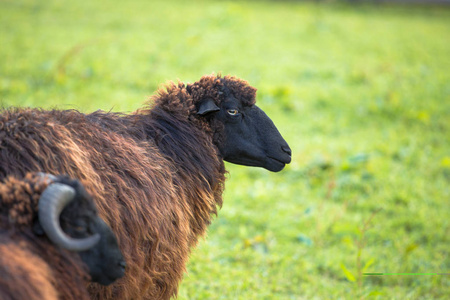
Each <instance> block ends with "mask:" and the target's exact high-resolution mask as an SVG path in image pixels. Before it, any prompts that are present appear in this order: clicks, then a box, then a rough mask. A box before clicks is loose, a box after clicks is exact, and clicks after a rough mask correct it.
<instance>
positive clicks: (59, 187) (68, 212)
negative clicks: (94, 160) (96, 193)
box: [34, 173, 125, 285]
mask: <svg viewBox="0 0 450 300" xmlns="http://www.w3.org/2000/svg"><path fill="white" fill-rule="evenodd" d="M40 175H41V176H43V178H44V179H45V180H52V181H53V182H51V183H50V184H49V185H48V187H47V188H46V189H45V190H44V192H43V193H42V195H41V197H40V199H39V203H38V206H39V211H38V212H39V223H36V224H35V226H34V230H35V232H36V233H41V234H42V233H44V232H45V233H46V235H47V236H48V238H49V239H50V240H51V241H52V242H53V243H54V244H55V245H58V246H60V247H62V248H65V249H67V250H71V251H77V252H78V253H79V255H80V257H81V259H82V260H83V262H84V263H85V264H86V265H87V266H88V268H89V274H90V275H91V280H92V281H95V282H98V283H100V284H102V285H108V284H110V283H112V282H114V281H115V280H116V279H117V278H120V277H122V276H123V275H124V272H125V261H124V258H123V256H122V253H121V252H120V249H119V246H118V244H117V240H116V237H115V236H114V233H113V232H112V231H111V229H110V228H109V227H108V225H106V223H105V222H104V221H103V220H102V219H101V218H100V217H99V216H98V215H97V209H96V207H95V205H94V202H93V200H92V197H91V196H90V195H89V194H88V193H87V192H86V190H85V189H84V187H83V185H82V184H81V183H80V182H79V181H77V180H72V179H70V178H68V177H64V176H58V177H55V176H52V175H48V174H44V173H40Z"/></svg>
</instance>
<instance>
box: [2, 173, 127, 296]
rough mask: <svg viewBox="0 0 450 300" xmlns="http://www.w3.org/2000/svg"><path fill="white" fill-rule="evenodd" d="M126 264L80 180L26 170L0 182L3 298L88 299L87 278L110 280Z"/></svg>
mask: <svg viewBox="0 0 450 300" xmlns="http://www.w3.org/2000/svg"><path fill="white" fill-rule="evenodd" d="M63 230H64V231H63ZM66 233H67V234H69V235H67V234H66ZM74 251H76V252H74ZM124 266H125V262H124V260H123V256H122V254H121V252H120V250H119V247H118V244H117V241H116V239H115V237H114V235H113V233H112V231H111V229H110V228H108V227H107V225H106V224H105V223H104V222H103V221H102V220H101V219H100V218H99V217H98V216H97V212H96V210H95V205H94V203H93V201H92V199H91V197H90V196H89V194H88V193H87V192H86V191H85V189H84V188H83V186H82V185H81V184H80V183H79V182H78V181H76V180H71V179H70V178H68V177H63V176H58V177H56V176H51V175H47V174H42V173H40V174H39V173H28V174H27V175H26V176H25V177H24V178H22V179H17V178H15V177H12V176H9V177H6V178H5V180H4V181H3V182H1V183H0V299H3V300H7V299H11V300H12V299H16V300H21V299H27V300H35V299H36V300H37V299H49V300H53V299H55V300H56V299H89V294H88V291H87V289H86V283H87V281H88V280H93V281H97V282H99V283H101V284H110V283H112V282H113V281H114V280H115V279H117V278H120V277H122V276H123V274H124Z"/></svg>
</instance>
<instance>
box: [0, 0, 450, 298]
mask: <svg viewBox="0 0 450 300" xmlns="http://www.w3.org/2000/svg"><path fill="white" fill-rule="evenodd" d="M0 44H1V46H0V57H1V58H0V105H2V106H10V105H16V106H42V107H46V108H49V107H58V108H63V109H68V108H76V109H79V110H82V111H85V112H89V111H93V110H96V109H104V110H110V109H112V110H115V111H133V110H135V109H136V108H138V107H140V106H141V105H142V103H143V102H144V101H145V100H146V99H147V97H148V96H149V95H151V94H152V93H153V92H154V91H155V89H156V88H157V86H158V85H160V84H161V83H164V82H165V81H166V80H177V79H180V80H182V81H187V82H193V81H195V80H197V79H198V78H200V76H202V75H204V74H210V73H212V72H216V73H217V72H222V73H223V74H233V75H237V76H239V77H241V78H244V79H247V80H248V81H249V82H250V83H251V84H252V85H254V86H255V87H257V88H258V103H259V105H260V106H261V107H262V108H263V109H264V110H265V111H266V112H267V113H268V114H269V116H271V117H272V118H273V120H274V122H275V123H276V124H277V126H278V128H279V130H280V131H281V132H282V134H283V135H284V137H285V138H286V140H287V141H288V142H289V144H290V145H291V148H292V150H293V162H292V164H291V165H289V166H287V167H286V169H285V170H284V171H282V172H281V173H269V172H268V171H265V170H262V169H254V168H253V169H252V168H247V167H242V166H235V165H231V164H228V165H227V168H228V170H229V176H228V181H227V184H226V192H225V197H224V198H225V202H224V206H223V208H222V209H221V211H220V213H219V216H218V218H216V219H215V221H214V222H213V224H212V226H211V227H210V229H209V233H208V236H207V237H206V238H205V239H203V240H201V242H200V244H199V246H198V247H197V248H196V249H195V250H194V251H193V253H192V256H191V259H190V262H189V265H188V271H189V272H188V274H187V275H186V276H185V278H184V280H183V282H182V284H181V288H180V292H179V298H180V299H354V298H367V299H377V298H379V299H446V298H447V297H448V295H449V294H450V277H449V276H403V275H397V276H395V275H392V276H363V275H362V273H363V272H368V273H369V272H370V273H449V271H450V258H449V249H450V233H449V232H450V221H449V220H450V213H449V211H450V189H449V186H450V135H449V134H450V71H449V70H450V7H439V6H401V5H399V6H388V5H384V6H380V5H377V6H375V5H374V6H371V5H360V6H350V5H348V4H347V5H345V4H339V3H338V4H336V3H331V4H329V3H328V4H327V3H325V4H323V3H322V4H317V3H298V2H291V1H268V2H264V1H252V2H242V1H239V2H227V1H217V2H216V1H204V2H188V1H186V2H184V1H177V2H175V1H164V3H163V2H162V1H161V2H158V3H152V1H90V2H88V1H82V2H81V1H31V0H30V1H17V0H14V1H10V0H8V1H4V0H3V1H1V2H0Z"/></svg>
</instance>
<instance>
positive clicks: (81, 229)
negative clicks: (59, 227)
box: [75, 226, 85, 232]
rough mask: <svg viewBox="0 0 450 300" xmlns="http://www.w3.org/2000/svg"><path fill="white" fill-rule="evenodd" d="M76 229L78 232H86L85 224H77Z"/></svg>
mask: <svg viewBox="0 0 450 300" xmlns="http://www.w3.org/2000/svg"><path fill="white" fill-rule="evenodd" d="M75 230H76V231H78V232H84V231H85V228H84V227H83V226H76V227H75Z"/></svg>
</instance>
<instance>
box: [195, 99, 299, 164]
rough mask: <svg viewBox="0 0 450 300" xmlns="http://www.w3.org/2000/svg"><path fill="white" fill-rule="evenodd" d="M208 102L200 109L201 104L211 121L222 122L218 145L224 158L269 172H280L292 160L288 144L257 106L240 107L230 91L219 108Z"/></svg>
mask: <svg viewBox="0 0 450 300" xmlns="http://www.w3.org/2000/svg"><path fill="white" fill-rule="evenodd" d="M208 101H209V104H207V103H208ZM211 101H212V100H206V101H205V102H204V103H202V104H201V105H200V112H202V111H201V109H202V107H203V108H204V109H205V110H206V112H207V113H210V115H211V117H212V118H214V119H215V120H214V122H217V121H218V122H220V123H222V124H223V125H224V132H223V137H222V139H223V141H221V142H220V143H219V145H217V147H218V148H219V151H220V154H221V155H222V157H223V159H224V160H225V161H228V162H231V163H235V164H239V165H245V166H254V167H263V168H265V169H267V170H269V171H272V172H278V171H281V170H282V169H283V168H284V166H285V165H286V164H288V163H290V162H291V149H290V148H289V145H288V144H287V143H286V141H285V140H284V139H283V137H282V136H281V134H280V133H279V132H278V129H277V128H276V127H275V125H274V124H273V122H272V120H271V119H270V118H269V117H268V116H267V115H266V114H265V113H264V111H262V110H261V109H260V108H259V107H257V106H256V105H252V106H246V107H243V106H242V105H241V103H240V101H238V100H237V99H236V98H235V97H233V96H232V95H231V94H228V95H227V96H226V97H225V99H224V100H223V101H222V103H221V107H217V106H215V104H212V105H211ZM212 106H215V109H214V108H212ZM208 107H209V108H208ZM203 113H204V112H203Z"/></svg>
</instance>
